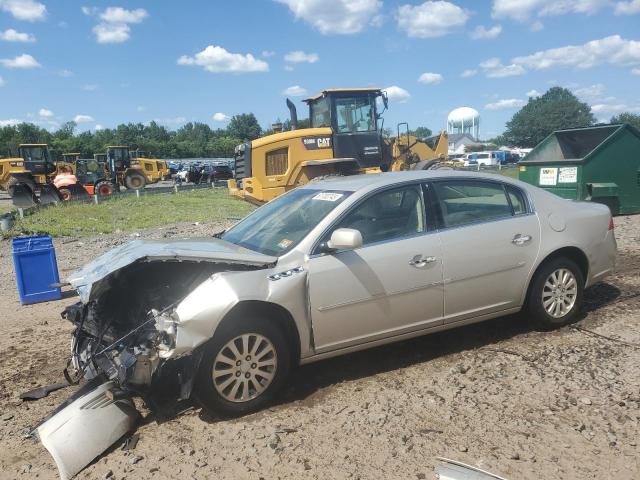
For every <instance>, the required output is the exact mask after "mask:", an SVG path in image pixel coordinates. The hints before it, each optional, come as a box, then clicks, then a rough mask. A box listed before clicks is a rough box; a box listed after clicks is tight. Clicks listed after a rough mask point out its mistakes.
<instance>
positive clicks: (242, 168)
mask: <svg viewBox="0 0 640 480" xmlns="http://www.w3.org/2000/svg"><path fill="white" fill-rule="evenodd" d="M379 100H380V101H379ZM304 101H305V103H307V105H308V106H309V123H310V127H309V128H304V129H297V128H296V127H297V112H296V108H295V105H294V104H293V103H292V102H291V101H290V100H289V99H287V106H288V108H289V112H290V115H291V128H292V130H290V131H286V132H277V133H274V134H272V135H267V136H265V137H262V138H258V139H256V140H253V141H251V142H246V143H243V144H240V145H238V146H237V147H236V149H235V153H234V159H235V179H232V180H229V181H228V188H229V191H230V193H231V194H232V195H235V196H237V197H240V198H244V199H245V200H248V201H250V202H252V203H263V202H268V201H269V200H271V199H273V198H275V197H277V196H278V195H281V194H283V193H285V192H287V191H288V190H291V189H293V188H295V187H297V186H299V185H303V184H305V183H307V182H309V181H311V180H312V179H314V178H318V177H322V176H329V175H353V174H359V173H379V172H386V171H399V170H409V169H416V168H420V169H427V168H434V167H438V166H442V163H443V162H444V161H445V159H446V156H447V149H448V138H447V134H446V133H445V132H442V133H441V134H440V136H439V137H438V138H437V140H436V141H435V142H434V144H432V145H429V144H428V143H427V142H425V141H423V140H421V139H417V138H416V137H414V136H412V135H410V134H409V129H408V126H407V129H406V130H407V131H406V134H404V135H401V133H400V127H401V125H406V123H405V124H400V125H399V126H398V135H397V136H396V137H395V138H390V139H387V138H384V137H383V135H382V131H383V124H384V122H383V120H382V113H383V112H384V111H385V110H386V109H387V106H388V101H387V96H386V93H385V92H384V91H383V90H381V89H379V88H344V89H328V90H324V91H323V92H321V93H320V94H318V95H316V96H314V97H311V98H308V99H306V100H304ZM379 110H380V111H379Z"/></svg>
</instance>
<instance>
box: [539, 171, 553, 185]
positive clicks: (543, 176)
mask: <svg viewBox="0 0 640 480" xmlns="http://www.w3.org/2000/svg"><path fill="white" fill-rule="evenodd" d="M557 179H558V169H557V168H541V169H540V182H539V185H556V184H557Z"/></svg>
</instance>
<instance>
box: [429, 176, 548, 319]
mask: <svg viewBox="0 0 640 480" xmlns="http://www.w3.org/2000/svg"><path fill="white" fill-rule="evenodd" d="M430 192H431V195H432V198H433V199H435V201H436V202H437V207H438V208H439V210H440V212H439V213H440V225H439V231H440V236H441V240H442V246H443V263H444V277H443V278H444V295H445V306H444V315H445V322H455V321H458V320H463V319H465V318H470V317H475V316H480V315H484V314H491V313H495V312H499V311H501V310H508V309H511V308H515V307H519V306H520V303H521V299H522V294H523V291H524V289H525V288H526V286H527V285H526V281H527V278H528V274H529V272H530V270H531V268H532V267H533V265H534V263H535V261H536V258H537V255H538V250H539V246H540V227H539V223H538V218H537V216H536V215H535V214H534V213H533V212H532V209H531V206H530V204H529V202H528V200H527V197H526V195H525V193H524V192H523V191H522V190H520V189H519V188H516V187H514V186H511V185H507V184H503V183H502V182H498V181H491V180H443V181H437V182H433V183H432V184H431V185H430Z"/></svg>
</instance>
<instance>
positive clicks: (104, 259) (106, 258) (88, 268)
mask: <svg viewBox="0 0 640 480" xmlns="http://www.w3.org/2000/svg"><path fill="white" fill-rule="evenodd" d="M140 261H191V262H212V263H220V264H228V265H244V266H247V267H253V268H267V267H270V266H272V265H275V264H276V262H277V261H278V258H277V257H272V256H269V255H263V254H261V253H258V252H254V251H253V250H249V249H247V248H244V247H241V246H238V245H235V244H233V243H229V242H226V241H224V240H220V239H218V238H211V237H209V238H195V239H181V240H169V241H161V240H135V241H133V242H130V243H127V244H125V245H122V246H120V247H118V248H114V249H113V250H110V251H108V252H107V253H105V254H103V255H101V256H99V257H98V258H96V259H95V260H94V261H92V262H90V263H87V264H86V265H85V266H83V267H82V268H80V269H78V270H76V271H75V272H73V273H72V274H71V275H70V276H69V277H68V278H67V281H68V282H69V283H70V284H71V286H72V287H74V288H75V289H77V290H78V293H79V294H80V299H81V300H82V301H83V302H86V301H88V300H90V297H91V292H92V286H93V285H94V284H96V283H98V282H99V281H100V280H102V279H104V278H106V277H108V276H110V275H111V274H113V273H114V272H117V271H118V270H121V269H122V268H124V267H126V266H128V265H131V264H132V263H135V262H140Z"/></svg>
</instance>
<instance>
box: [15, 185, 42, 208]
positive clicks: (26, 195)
mask: <svg viewBox="0 0 640 480" xmlns="http://www.w3.org/2000/svg"><path fill="white" fill-rule="evenodd" d="M11 200H12V201H13V204H14V205H15V206H16V207H18V208H30V207H35V206H36V205H37V204H38V200H37V199H36V196H35V195H34V193H33V190H31V188H30V187H29V185H25V184H24V183H18V184H16V185H14V186H13V189H12V195H11Z"/></svg>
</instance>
